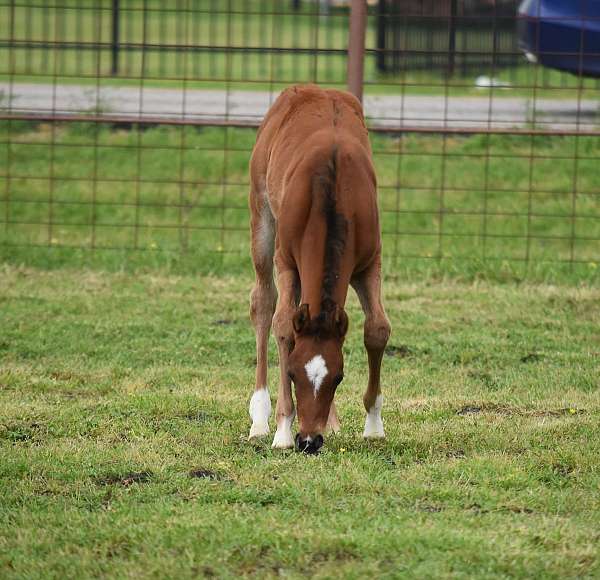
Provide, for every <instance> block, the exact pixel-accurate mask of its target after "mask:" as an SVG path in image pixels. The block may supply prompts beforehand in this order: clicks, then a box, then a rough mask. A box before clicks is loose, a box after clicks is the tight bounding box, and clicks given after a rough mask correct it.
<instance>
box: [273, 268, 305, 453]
mask: <svg viewBox="0 0 600 580" xmlns="http://www.w3.org/2000/svg"><path fill="white" fill-rule="evenodd" d="M277 271H278V274H277V286H278V288H279V294H280V299H279V302H278V304H277V310H276V311H275V316H274V317H273V331H274V333H275V337H276V340H277V348H278V351H279V370H280V373H281V378H280V382H279V392H278V394H277V408H276V411H275V417H276V421H277V431H276V433H275V437H274V438H273V445H272V446H273V447H274V448H276V449H290V448H293V447H294V436H293V434H292V425H293V423H294V418H295V417H296V410H295V408H294V400H293V398H292V382H291V380H290V377H289V374H288V372H289V369H288V358H289V355H290V353H291V352H292V350H293V349H294V331H293V328H292V317H293V315H294V312H295V310H296V304H297V296H298V295H299V289H300V282H299V279H298V274H297V272H296V271H295V270H291V269H283V267H282V269H281V270H280V266H279V265H278V268H277Z"/></svg>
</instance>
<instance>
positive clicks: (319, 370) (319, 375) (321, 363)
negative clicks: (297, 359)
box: [304, 354, 329, 397]
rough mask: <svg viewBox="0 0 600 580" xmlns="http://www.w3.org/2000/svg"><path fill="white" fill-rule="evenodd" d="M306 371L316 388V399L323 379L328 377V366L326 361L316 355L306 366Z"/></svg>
mask: <svg viewBox="0 0 600 580" xmlns="http://www.w3.org/2000/svg"><path fill="white" fill-rule="evenodd" d="M304 369H305V370H306V376H307V377H308V380H309V381H310V382H311V383H312V385H313V387H314V392H315V397H316V396H317V393H318V392H319V389H320V388H321V384H322V383H323V379H324V378H325V377H326V376H327V374H328V373H329V371H328V370H327V365H326V364H325V359H324V358H323V357H322V356H321V355H320V354H318V355H316V356H314V357H313V358H311V359H310V360H309V361H308V362H307V363H306V364H305V365H304Z"/></svg>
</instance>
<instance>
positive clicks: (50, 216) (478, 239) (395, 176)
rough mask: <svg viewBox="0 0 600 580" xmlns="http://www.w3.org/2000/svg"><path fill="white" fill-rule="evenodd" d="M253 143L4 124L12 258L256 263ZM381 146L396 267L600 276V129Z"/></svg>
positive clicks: (379, 140)
mask: <svg viewBox="0 0 600 580" xmlns="http://www.w3.org/2000/svg"><path fill="white" fill-rule="evenodd" d="M254 139H255V132H254V131H253V130H241V129H236V130H234V129H229V130H224V129H219V128H211V129H197V128H194V127H187V128H183V129H182V128H169V127H162V128H160V127H154V128H152V127H150V128H146V129H145V130H140V131H137V130H136V129H135V128H133V129H131V130H125V129H123V128H109V127H107V126H102V125H98V126H96V125H93V124H84V123H82V124H71V125H69V126H64V125H63V126H59V125H57V126H55V127H52V125H49V124H41V125H34V124H29V123H18V122H12V123H8V122H3V123H2V124H0V257H1V258H2V259H4V260H8V261H11V262H12V263H16V264H19V263H21V262H23V263H26V264H36V263H37V264H38V265H41V266H44V267H47V265H48V262H49V261H52V262H53V263H56V264H61V263H66V264H71V265H72V264H73V263H74V262H73V259H74V257H78V261H79V263H83V264H84V265H85V264H88V263H90V261H91V262H94V261H96V262H99V263H100V264H101V265H102V267H108V268H109V269H113V270H114V269H120V268H123V267H124V265H126V263H127V262H128V261H130V260H131V259H133V260H134V261H135V262H136V264H137V266H151V267H155V266H156V265H159V264H160V265H162V266H164V265H165V264H167V265H168V266H169V268H171V269H172V268H174V269H175V271H183V272H190V271H196V272H197V271H201V272H214V271H221V272H222V271H225V272H230V273H231V272H232V271H233V270H231V268H234V270H235V271H236V272H237V271H248V266H249V261H248V222H249V216H248V209H247V195H248V160H249V156H250V151H251V148H252V145H253V143H254ZM372 144H373V149H374V152H375V155H374V159H375V165H376V170H377V177H378V184H379V199H380V209H381V226H382V231H383V240H384V246H385V254H386V268H387V269H388V271H391V272H396V273H398V272H399V271H401V270H402V269H403V268H407V267H412V266H415V267H417V268H418V269H423V268H424V269H426V270H427V269H441V271H443V272H452V273H453V274H455V275H458V276H463V277H465V276H466V277H467V278H469V277H472V276H473V275H481V274H482V273H483V274H485V273H486V272H487V273H490V274H492V275H493V276H494V277H498V276H499V277H500V278H502V279H506V278H509V279H522V278H523V277H526V276H527V277H529V279H530V280H531V279H537V280H563V281H564V280H565V279H569V280H584V281H587V282H593V281H597V280H598V279H599V276H600V268H598V262H600V174H599V173H598V170H597V159H598V156H599V155H600V138H598V137H552V138H548V137H539V138H538V137H536V138H531V137H528V136H513V137H510V136H485V135H482V136H474V137H466V138H462V137H448V138H447V139H444V138H443V137H439V136H430V137H419V136H410V135H407V136H404V137H403V138H402V139H398V138H389V137H384V136H379V135H375V134H373V135H372ZM32 248H36V250H35V252H32V251H31V250H32ZM81 248H83V249H82V250H81ZM90 249H93V253H92V252H90V251H89V250H90ZM131 249H133V250H134V252H130V251H129V250H131ZM138 250H140V251H138ZM132 256H133V258H132ZM32 260H33V261H32ZM178 264H179V266H178ZM223 266H225V268H223Z"/></svg>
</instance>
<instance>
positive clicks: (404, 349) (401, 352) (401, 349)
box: [385, 344, 415, 358]
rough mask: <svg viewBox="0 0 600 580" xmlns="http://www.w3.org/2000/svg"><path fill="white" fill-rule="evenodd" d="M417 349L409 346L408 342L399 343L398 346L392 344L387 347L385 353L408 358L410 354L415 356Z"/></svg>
mask: <svg viewBox="0 0 600 580" xmlns="http://www.w3.org/2000/svg"><path fill="white" fill-rule="evenodd" d="M414 354H415V351H414V350H413V349H412V348H410V346H407V345H406V344H399V345H398V346H396V345H393V344H390V345H388V346H386V347H385V355H386V356H395V357H398V358H407V357H409V356H413V355H414Z"/></svg>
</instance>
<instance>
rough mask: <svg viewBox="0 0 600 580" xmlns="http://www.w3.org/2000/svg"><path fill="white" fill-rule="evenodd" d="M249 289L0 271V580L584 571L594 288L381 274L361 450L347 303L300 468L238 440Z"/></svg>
mask: <svg viewBox="0 0 600 580" xmlns="http://www.w3.org/2000/svg"><path fill="white" fill-rule="evenodd" d="M251 282H252V281H251V277H250V276H249V275H247V274H239V275H236V276H226V275H222V276H190V275H175V274H166V273H164V272H160V271H149V272H146V273H143V272H137V273H127V272H120V273H119V272H115V273H108V272H106V271H98V270H96V271H94V270H82V269H69V268H62V269H58V270H54V271H45V270H42V269H31V268H26V267H15V266H10V265H4V266H3V267H2V270H1V272H0V304H1V310H0V317H1V322H0V324H1V328H2V335H1V337H0V357H1V359H0V360H1V371H0V409H1V414H0V458H1V460H0V576H2V577H3V578H26V577H27V578H31V577H45V578H65V577H73V578H74V577H125V578H129V577H132V578H133V577H161V578H165V577H166V578H171V577H178V578H192V577H198V576H201V577H202V576H204V577H211V576H217V577H237V576H243V577H260V578H264V577H277V576H286V577H292V578H295V577H305V576H314V577H321V578H332V577H344V578H363V577H365V576H366V577H375V576H377V577H406V576H412V577H419V578H422V577H438V578H439V577H453V578H457V577H459V578H460V577H465V578H466V577H481V578H486V577H488V578H489V577H517V578H518V577H520V578H530V577H544V578H568V577H572V578H575V577H578V578H581V577H597V575H598V574H599V573H600V564H599V561H598V541H599V539H600V538H599V536H598V520H599V518H600V505H599V501H598V497H599V494H598V489H599V486H600V473H599V471H598V454H599V452H600V431H599V427H598V425H599V421H598V419H599V415H600V399H599V395H598V393H599V389H598V387H599V386H600V385H599V384H598V377H599V376H600V373H599V371H600V368H599V365H598V361H599V360H600V352H599V350H598V345H599V344H600V335H599V330H598V329H599V328H600V314H599V310H598V303H599V301H600V292H599V290H598V289H597V288H594V287H585V286H581V287H574V286H566V285H565V286H551V285H530V284H519V285H517V284H515V283H506V284H497V283H488V282H482V281H479V282H477V281H475V282H471V283H464V282H458V281H456V280H452V279H446V280H439V279H431V278H430V279H427V278H422V279H420V280H418V281H410V280H406V279H399V278H398V277H396V276H393V275H390V276H388V278H387V279H386V282H385V285H384V289H385V300H386V306H387V310H388V313H389V315H390V319H391V321H392V325H393V328H394V331H393V336H392V339H391V342H390V347H389V348H388V351H387V355H386V356H385V360H384V375H383V385H384V393H385V401H386V402H385V407H384V417H385V421H386V430H387V434H388V438H387V440H386V441H384V442H375V443H365V442H363V441H362V440H361V439H360V438H359V434H360V433H361V431H362V426H363V420H364V412H363V410H362V408H361V403H360V399H361V395H362V390H363V388H364V384H365V382H366V356H365V354H364V350H363V348H362V336H361V331H360V327H361V323H362V318H361V316H360V313H359V307H358V304H357V301H356V299H355V298H354V296H352V298H351V300H350V303H349V315H350V321H351V326H350V333H349V338H348V341H347V343H346V346H345V358H346V369H347V370H346V379H345V380H344V382H343V383H342V385H341V387H340V389H339V391H338V396H337V401H338V409H339V412H340V417H341V422H342V432H341V434H339V435H337V436H331V437H328V438H327V440H326V443H325V447H324V449H323V451H322V453H321V454H320V455H318V456H315V457H307V456H304V455H301V454H297V453H294V452H275V451H272V450H271V449H270V441H264V442H262V443H258V444H250V443H248V442H247V441H246V436H247V432H248V427H249V418H248V415H247V403H248V400H249V397H250V388H251V385H252V381H253V357H254V340H253V333H252V330H251V327H250V324H249V322H248V317H247V303H248V301H247V295H248V289H249V288H250V286H251ZM271 346H272V348H271V362H270V372H271V388H272V391H273V390H274V386H275V378H274V377H275V364H276V358H275V349H274V347H273V345H271Z"/></svg>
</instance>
